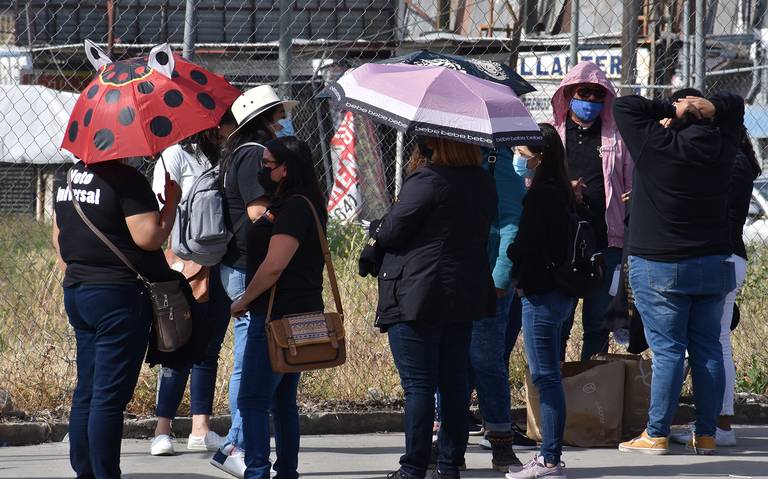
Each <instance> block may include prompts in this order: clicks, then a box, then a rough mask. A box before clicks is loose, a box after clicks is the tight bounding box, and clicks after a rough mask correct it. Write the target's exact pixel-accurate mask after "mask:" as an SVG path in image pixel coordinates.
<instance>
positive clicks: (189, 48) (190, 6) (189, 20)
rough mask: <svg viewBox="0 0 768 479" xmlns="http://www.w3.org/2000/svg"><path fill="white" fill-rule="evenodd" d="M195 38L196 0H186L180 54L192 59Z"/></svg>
mask: <svg viewBox="0 0 768 479" xmlns="http://www.w3.org/2000/svg"><path fill="white" fill-rule="evenodd" d="M196 38H197V0H187V6H186V9H185V11H184V49H183V50H182V53H181V56H182V57H184V58H185V59H186V60H189V61H192V60H193V59H194V57H195V39H196Z"/></svg>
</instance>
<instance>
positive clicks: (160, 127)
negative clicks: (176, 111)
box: [149, 116, 173, 137]
mask: <svg viewBox="0 0 768 479" xmlns="http://www.w3.org/2000/svg"><path fill="white" fill-rule="evenodd" d="M149 130H150V131H151V132H152V134H153V135H155V136H160V137H163V136H168V135H170V134H171V131H173V123H171V120H169V119H168V117H165V116H156V117H154V118H152V121H150V122H149Z"/></svg>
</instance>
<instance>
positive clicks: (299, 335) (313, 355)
mask: <svg viewBox="0 0 768 479" xmlns="http://www.w3.org/2000/svg"><path fill="white" fill-rule="evenodd" d="M299 196H301V195H299ZM301 197H302V198H304V200H305V201H306V202H307V204H309V207H310V209H311V210H312V214H313V216H314V217H315V224H316V226H317V234H318V237H319V238H320V246H321V248H322V250H323V258H324V260H325V267H326V269H327V270H328V279H329V281H330V283H331V291H332V292H333V300H334V302H335V303H336V312H330V313H329V312H323V311H315V312H310V313H298V314H289V315H285V316H283V317H282V318H280V319H276V320H274V321H271V318H272V306H273V304H274V302H275V291H276V289H277V286H276V285H275V286H272V289H271V291H270V293H269V307H268V308H267V319H266V321H267V328H266V329H267V347H268V349H269V360H270V362H271V363H272V370H274V371H275V372H278V373H298V372H301V371H311V370H314V369H325V368H332V367H335V366H339V365H341V364H344V362H345V361H346V360H347V349H346V343H345V340H344V336H345V334H344V311H343V309H342V307H341V296H340V295H339V286H338V284H337V282H336V272H335V271H334V269H333V260H332V259H331V251H330V249H329V248H328V240H327V239H326V238H325V232H324V231H323V226H322V224H321V223H320V217H319V216H318V215H317V210H315V206H314V205H313V204H312V202H311V201H310V200H309V199H308V198H306V197H305V196H301Z"/></svg>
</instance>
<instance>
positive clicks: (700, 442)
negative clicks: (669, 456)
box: [685, 434, 717, 456]
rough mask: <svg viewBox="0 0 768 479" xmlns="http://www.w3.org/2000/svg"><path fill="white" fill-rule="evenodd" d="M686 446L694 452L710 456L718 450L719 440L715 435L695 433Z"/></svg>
mask: <svg viewBox="0 0 768 479" xmlns="http://www.w3.org/2000/svg"><path fill="white" fill-rule="evenodd" d="M685 448H686V449H688V450H689V451H691V452H692V453H694V454H701V455H707V456H709V455H712V454H714V453H715V451H716V450H717V442H716V441H715V437H714V436H697V435H696V434H694V435H693V437H692V438H691V440H690V441H688V445H687V446H685Z"/></svg>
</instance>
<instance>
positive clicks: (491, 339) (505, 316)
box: [469, 294, 514, 432]
mask: <svg viewBox="0 0 768 479" xmlns="http://www.w3.org/2000/svg"><path fill="white" fill-rule="evenodd" d="M513 297H514V294H507V295H506V296H503V297H501V298H497V299H496V316H491V317H488V318H483V319H481V320H479V321H475V322H474V323H472V342H471V343H470V346H469V365H470V369H469V371H470V389H469V394H472V386H473V385H474V386H475V388H476V389H477V398H478V400H479V402H480V413H481V414H482V415H483V424H485V427H486V429H488V430H489V431H499V432H504V431H510V430H511V428H512V417H511V415H510V395H509V362H506V363H505V362H504V357H505V352H506V339H507V326H508V325H509V310H510V306H511V305H512V299H513Z"/></svg>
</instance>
